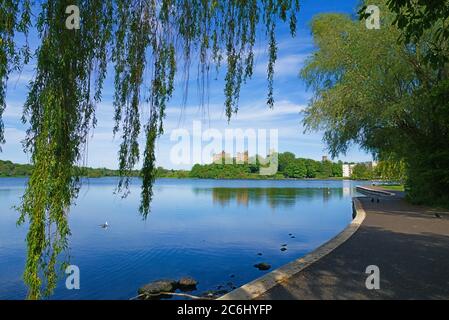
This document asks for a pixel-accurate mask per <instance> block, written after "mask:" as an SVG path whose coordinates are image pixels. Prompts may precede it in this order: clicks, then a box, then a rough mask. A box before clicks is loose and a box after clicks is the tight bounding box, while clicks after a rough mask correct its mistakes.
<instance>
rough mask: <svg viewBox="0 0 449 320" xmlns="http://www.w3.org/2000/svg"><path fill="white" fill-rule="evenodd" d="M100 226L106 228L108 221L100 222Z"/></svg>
mask: <svg viewBox="0 0 449 320" xmlns="http://www.w3.org/2000/svg"><path fill="white" fill-rule="evenodd" d="M100 227H102V228H103V229H106V228H107V227H109V225H108V222H107V221H106V222H105V223H104V224H100Z"/></svg>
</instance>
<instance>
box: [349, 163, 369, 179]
mask: <svg viewBox="0 0 449 320" xmlns="http://www.w3.org/2000/svg"><path fill="white" fill-rule="evenodd" d="M351 179H354V180H371V179H373V169H372V168H371V167H368V166H367V165H365V164H363V163H358V164H356V165H355V166H354V168H352V174H351Z"/></svg>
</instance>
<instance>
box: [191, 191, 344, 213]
mask: <svg viewBox="0 0 449 320" xmlns="http://www.w3.org/2000/svg"><path fill="white" fill-rule="evenodd" d="M193 191H194V193H195V194H209V193H210V194H212V199H213V202H214V203H218V204H219V205H221V206H222V207H224V206H227V205H229V204H230V203H231V202H236V203H237V204H238V205H243V206H245V207H247V206H248V205H249V204H250V203H252V204H260V203H263V202H266V203H267V204H268V205H269V206H270V207H272V208H276V207H279V206H283V207H293V206H294V205H295V204H296V202H298V201H311V200H317V199H322V200H323V202H327V201H329V199H330V198H331V197H339V198H342V197H343V189H341V188H194V189H193Z"/></svg>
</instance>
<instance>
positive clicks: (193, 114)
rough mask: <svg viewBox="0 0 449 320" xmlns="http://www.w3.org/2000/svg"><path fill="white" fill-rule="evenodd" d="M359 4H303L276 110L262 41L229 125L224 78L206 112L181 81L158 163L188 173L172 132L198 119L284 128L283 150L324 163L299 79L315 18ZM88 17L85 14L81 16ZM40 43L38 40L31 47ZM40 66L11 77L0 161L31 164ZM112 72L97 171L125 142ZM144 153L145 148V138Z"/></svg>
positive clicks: (95, 154)
mask: <svg viewBox="0 0 449 320" xmlns="http://www.w3.org/2000/svg"><path fill="white" fill-rule="evenodd" d="M357 3H358V0H344V1H342V0H320V1H317V0H301V12H300V14H299V17H298V18H299V19H298V20H299V21H298V32H297V35H296V37H295V38H291V37H290V35H289V32H288V26H281V25H279V29H278V33H277V37H278V43H279V50H278V60H277V62H276V69H275V72H276V74H275V83H274V85H275V88H274V90H275V92H274V94H275V101H276V103H275V108H274V109H272V110H270V109H269V108H268V107H267V106H266V104H265V101H266V95H267V82H266V64H267V55H266V48H267V45H266V40H265V39H263V38H260V39H259V41H258V43H257V45H256V67H255V72H254V76H253V79H252V80H250V81H249V82H248V83H247V84H246V85H244V86H243V87H242V91H241V98H240V106H239V113H238V114H237V115H236V116H235V117H233V119H232V120H231V122H230V123H229V124H228V122H227V121H226V117H225V114H224V106H223V102H224V95H223V77H224V72H221V73H220V74H219V76H218V80H215V79H214V77H213V76H212V77H211V80H210V91H209V106H208V107H207V106H206V107H205V108H203V109H202V108H201V107H200V104H199V99H198V90H197V88H196V85H195V84H196V74H195V73H194V74H192V75H191V77H192V78H193V80H192V81H191V86H190V88H189V97H188V101H187V103H186V105H185V106H184V105H183V103H182V93H183V90H182V87H181V86H180V85H181V82H178V84H179V86H177V90H176V92H175V96H174V97H173V99H172V100H171V101H170V103H169V106H168V108H167V118H166V119H165V126H164V128H165V132H166V134H165V135H164V136H162V137H161V138H160V139H159V141H158V143H157V163H158V165H161V166H164V167H166V168H188V167H189V166H188V165H184V166H183V165H175V164H173V163H172V161H170V150H171V149H172V148H173V146H174V145H175V144H176V142H174V141H170V133H171V132H172V131H173V130H174V129H179V128H185V129H187V130H189V131H192V122H193V121H194V120H198V121H202V126H203V129H208V128H214V129H218V130H219V131H221V132H224V130H225V129H226V128H241V129H247V128H252V129H256V130H257V129H278V130H279V151H281V152H282V151H291V152H293V153H295V154H296V155H297V156H300V157H305V158H312V159H321V157H322V156H323V155H326V150H325V145H324V143H323V142H322V133H320V132H317V133H306V134H304V128H303V127H302V125H301V121H302V115H301V113H300V112H301V110H303V109H304V108H305V107H306V106H307V103H308V101H309V99H310V97H311V94H312V93H311V92H310V91H307V90H306V88H305V85H304V83H303V82H302V81H301V80H300V79H299V78H298V73H299V70H300V69H301V67H302V65H303V64H304V61H305V59H306V58H307V56H309V55H310V54H311V53H312V52H313V51H314V50H315V48H314V45H313V39H312V38H311V34H310V29H309V23H310V21H311V19H312V17H313V16H314V15H316V14H319V13H328V12H340V13H346V14H350V15H355V12H356V6H357ZM81 15H82V13H81ZM36 42H37V41H36V39H35V37H33V36H32V39H31V44H32V45H33V44H35V43H36ZM33 75H34V65H33V63H31V64H30V65H28V66H26V67H25V68H24V70H23V72H22V73H21V74H20V75H18V74H14V75H12V76H11V77H10V81H9V84H8V92H7V108H6V110H5V113H4V115H3V120H4V123H5V137H6V140H7V142H6V144H5V145H4V146H3V153H0V159H2V160H11V161H14V162H18V163H27V162H28V161H29V155H27V154H25V153H24V152H23V150H22V145H21V140H22V139H23V138H24V137H25V130H26V125H23V124H22V123H21V121H20V117H21V113H22V105H23V102H24V99H25V97H26V92H27V89H26V86H27V83H28V82H29V81H30V80H31V79H32V78H33ZM111 75H112V73H110V75H109V77H108V79H107V84H106V86H105V90H104V94H103V101H102V102H101V104H100V105H98V108H97V118H98V125H97V127H96V128H95V130H93V132H92V136H91V138H90V139H89V144H88V157H87V158H86V160H85V162H86V164H87V165H88V166H92V167H108V168H117V163H118V161H117V152H118V147H119V143H120V139H119V136H117V137H116V138H115V139H114V138H113V135H112V127H113V120H112V118H113V107H112V95H113V86H112V77H111ZM147 110H148V108H147V106H145V105H144V104H143V105H142V121H143V122H144V121H145V120H146V119H147V117H148V111H147ZM140 141H142V144H141V149H143V137H142V138H141V139H140ZM339 159H341V160H343V161H368V160H371V155H369V154H366V153H365V152H363V151H360V150H359V148H358V147H357V146H354V147H353V148H351V149H350V151H349V152H348V154H347V155H346V156H341V157H340V158H339Z"/></svg>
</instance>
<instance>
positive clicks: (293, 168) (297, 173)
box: [284, 159, 307, 179]
mask: <svg viewBox="0 0 449 320" xmlns="http://www.w3.org/2000/svg"><path fill="white" fill-rule="evenodd" d="M284 174H285V175H286V176H287V177H289V178H296V179H302V178H305V177H306V176H307V167H306V164H305V162H304V161H303V160H301V159H295V160H294V161H292V162H290V163H289V164H288V165H287V167H286V168H285V172H284Z"/></svg>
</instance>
